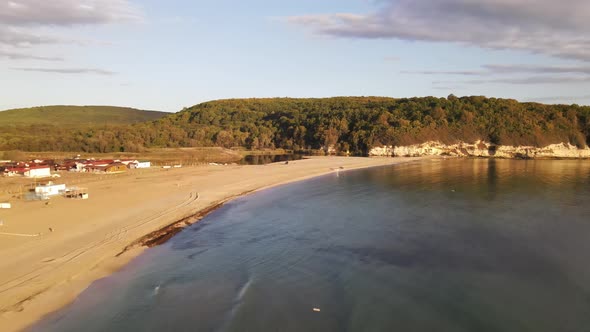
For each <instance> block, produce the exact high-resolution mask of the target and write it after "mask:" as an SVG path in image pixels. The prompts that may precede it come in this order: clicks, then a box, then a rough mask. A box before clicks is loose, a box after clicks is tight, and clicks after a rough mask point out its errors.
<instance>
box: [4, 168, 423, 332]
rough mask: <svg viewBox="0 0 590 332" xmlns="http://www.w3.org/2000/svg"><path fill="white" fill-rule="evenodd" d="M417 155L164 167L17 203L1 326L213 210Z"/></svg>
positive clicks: (55, 301)
mask: <svg viewBox="0 0 590 332" xmlns="http://www.w3.org/2000/svg"><path fill="white" fill-rule="evenodd" d="M417 159H419V158H352V157H350V158H347V157H313V158H311V159H306V160H298V161H291V162H290V163H289V164H288V165H286V164H284V163H276V164H269V165H261V166H236V165H234V166H200V167H191V168H180V169H170V170H161V169H158V170H151V171H144V172H131V173H130V174H126V175H125V176H116V177H113V178H109V177H105V176H103V178H104V179H103V180H102V181H96V179H94V180H90V179H89V181H88V183H82V185H87V187H88V188H89V192H90V199H89V200H71V199H66V198H62V197H58V198H53V199H51V200H50V203H49V204H48V205H47V204H46V202H23V201H15V202H12V203H13V207H12V209H9V210H0V220H3V221H4V225H3V226H0V330H1V331H16V330H21V329H23V328H26V327H27V326H28V325H30V324H31V323H33V322H35V321H36V320H38V319H40V318H41V317H43V315H45V314H48V313H50V312H52V311H55V310H57V309H59V308H60V307H62V306H64V305H66V304H68V303H69V302H71V301H72V300H74V299H75V298H76V296H77V295H78V294H79V293H80V292H82V291H83V290H84V289H85V288H86V287H88V285H89V284H90V283H92V282H93V281H94V280H97V279H99V278H102V277H105V276H107V275H109V274H110V273H112V272H114V271H116V270H117V269H119V268H120V267H122V266H123V265H124V264H126V263H128V262H129V261H130V260H131V259H132V258H133V257H136V256H137V255H138V254H139V253H141V252H142V250H144V249H145V247H142V246H138V247H134V248H133V249H131V250H127V251H125V252H124V253H123V254H121V255H118V254H120V253H121V252H122V251H124V249H125V248H127V247H128V246H129V245H130V244H132V243H134V242H135V241H136V240H138V239H140V238H142V237H143V236H145V235H146V234H149V233H151V232H154V231H157V230H159V229H162V228H164V227H165V226H167V225H170V224H172V223H174V222H176V221H178V220H181V219H183V218H185V217H188V216H192V215H195V214H197V213H198V212H199V211H203V210H204V209H206V208H208V207H211V206H214V205H216V204H219V203H221V202H224V201H227V200H229V199H232V198H234V197H237V196H240V195H242V194H244V193H248V192H251V191H253V190H259V189H262V188H266V187H270V186H274V185H278V184H283V183H287V182H292V181H297V180H303V179H306V178H310V177H314V176H318V175H322V174H327V173H330V172H334V171H335V169H337V168H339V167H343V168H344V170H350V169H357V168H364V167H372V166H382V165H391V164H396V163H401V162H408V161H413V160H417ZM49 228H52V229H53V232H50V230H49ZM5 233H14V234H22V235H25V236H18V235H6V234H5ZM26 235H33V236H26ZM35 235H36V236H35Z"/></svg>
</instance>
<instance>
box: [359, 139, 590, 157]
mask: <svg viewBox="0 0 590 332" xmlns="http://www.w3.org/2000/svg"><path fill="white" fill-rule="evenodd" d="M369 155H370V156H390V157H393V156H396V157H418V156H454V157H495V158H519V159H550V158H572V159H581V158H590V149H589V148H588V147H586V148H583V149H580V148H577V147H576V146H574V145H571V144H570V143H559V144H551V145H548V146H545V147H535V146H509V145H496V144H492V143H488V142H484V141H476V142H475V143H464V142H460V143H456V144H443V143H441V142H437V141H430V142H425V143H421V144H414V145H407V146H391V145H389V146H380V147H374V148H372V149H371V150H370V151H369Z"/></svg>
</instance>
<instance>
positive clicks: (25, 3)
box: [0, 0, 142, 47]
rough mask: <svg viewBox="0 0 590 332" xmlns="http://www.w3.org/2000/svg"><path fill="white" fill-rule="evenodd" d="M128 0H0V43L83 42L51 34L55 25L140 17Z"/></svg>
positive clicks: (106, 21) (134, 19)
mask: <svg viewBox="0 0 590 332" xmlns="http://www.w3.org/2000/svg"><path fill="white" fill-rule="evenodd" d="M141 17H142V15H141V11H140V10H139V9H138V8H137V7H136V6H134V5H132V4H131V2H130V1H128V0H43V1H39V0H0V46H2V45H3V46H5V47H30V46H36V45H44V44H66V43H75V44H84V41H72V40H69V39H68V38H63V37H61V36H58V35H55V32H51V33H48V32H47V31H48V30H49V31H55V30H56V29H55V28H68V27H74V26H82V25H101V24H112V23H124V22H130V21H138V20H141Z"/></svg>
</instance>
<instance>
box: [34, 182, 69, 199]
mask: <svg viewBox="0 0 590 332" xmlns="http://www.w3.org/2000/svg"><path fill="white" fill-rule="evenodd" d="M65 191H66V185H65V184H54V183H53V182H48V183H47V184H41V185H38V186H36V187H35V195H37V196H39V197H50V196H57V195H61V194H62V193H64V192H65Z"/></svg>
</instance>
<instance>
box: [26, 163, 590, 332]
mask: <svg viewBox="0 0 590 332" xmlns="http://www.w3.org/2000/svg"><path fill="white" fill-rule="evenodd" d="M589 216H590V163H588V162H585V161H511V160H437V161H425V162H420V163H412V164H405V165H397V166H393V167H380V168H374V169H368V170H360V171H350V172H340V174H335V173H334V174H330V175H328V176H324V177H319V178H315V179H312V180H309V181H304V182H299V183H295V184H290V185H286V186H281V187H277V188H273V189H270V190H265V191H262V192H259V193H256V194H253V195H250V196H247V197H243V198H240V199H237V200H235V201H233V202H231V203H229V204H227V205H225V206H224V207H222V208H220V209H219V210H217V211H215V212H213V213H211V214H210V215H209V216H208V217H206V218H205V219H203V220H202V221H201V222H199V223H198V224H195V225H193V226H192V227H190V228H188V229H186V230H185V231H183V232H182V233H180V234H179V235H177V236H176V237H174V238H173V239H172V240H170V241H169V242H168V243H166V244H164V245H162V246H160V247H156V248H152V249H149V250H147V251H146V252H145V254H143V255H141V256H140V257H139V258H138V259H136V260H135V261H133V262H132V263H131V264H130V265H128V266H127V267H126V268H124V269H123V270H122V271H120V272H118V273H115V274H114V275H112V276H111V277H109V278H106V279H103V280H100V281H98V282H95V283H94V284H93V285H92V286H91V287H90V288H89V289H88V290H87V291H85V292H84V293H83V294H81V295H80V297H79V298H78V299H77V300H76V301H75V302H74V303H73V304H72V305H70V306H68V307H67V308H64V309H63V310H61V311H59V312H57V313H55V314H52V315H50V316H49V317H47V318H46V319H45V320H43V321H42V322H40V323H39V324H38V325H36V326H35V327H33V328H32V330H33V331H535V332H538V331H589V330H590V258H589V254H590V217H589ZM314 308H317V309H319V310H320V311H319V312H318V311H314Z"/></svg>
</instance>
